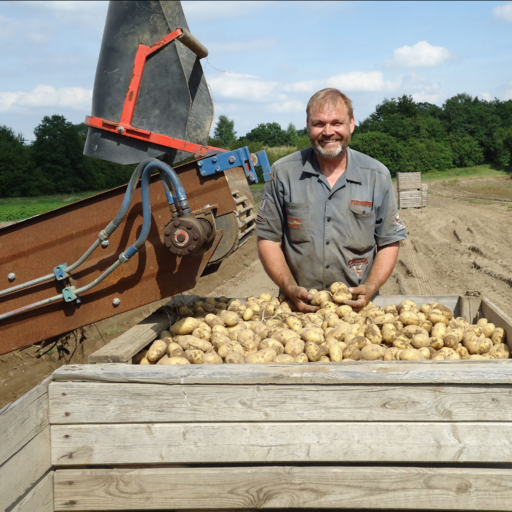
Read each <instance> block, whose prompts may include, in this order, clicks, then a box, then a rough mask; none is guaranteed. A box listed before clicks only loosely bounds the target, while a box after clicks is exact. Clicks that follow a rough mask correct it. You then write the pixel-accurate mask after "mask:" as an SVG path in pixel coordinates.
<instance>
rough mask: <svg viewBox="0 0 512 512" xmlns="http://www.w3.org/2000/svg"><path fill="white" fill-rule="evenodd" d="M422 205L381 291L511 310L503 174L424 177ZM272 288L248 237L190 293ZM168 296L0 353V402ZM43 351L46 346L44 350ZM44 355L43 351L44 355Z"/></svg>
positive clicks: (508, 190) (511, 210) (81, 356)
mask: <svg viewBox="0 0 512 512" xmlns="http://www.w3.org/2000/svg"><path fill="white" fill-rule="evenodd" d="M428 185H429V197H428V206H427V207H426V208H421V209H416V208H410V209H405V210H400V217H401V218H402V219H403V221H404V222H405V225H406V227H407V232H408V235H409V239H408V240H407V241H405V242H402V245H401V249H400V254H399V258H398V262H397V265H396V267H395V269H394V271H393V273H392V275H391V277H390V278H389V280H388V281H387V283H386V284H385V285H384V286H383V287H382V288H381V294H382V295H464V294H465V293H466V292H468V291H471V292H473V291H477V292H480V294H482V295H485V296H486V297H488V298H489V299H490V300H491V301H492V302H493V303H494V304H496V305H497V306H498V307H500V308H501V309H502V310H503V311H504V312H505V313H506V314H508V315H511V316H512V293H511V292H512V257H511V254H512V222H511V221H512V180H511V179H509V178H508V177H497V178H468V179H461V178H459V179H456V180H446V181H435V182H428ZM263 291H269V292H270V293H272V295H275V294H276V293H277V287H276V286H275V285H274V284H273V283H272V282H271V281H270V279H269V278H268V277H267V275H266V274H265V272H264V270H263V268H262V266H261V264H260V262H259V261H258V258H257V250H256V239H255V237H252V239H251V240H249V242H247V243H246V244H245V245H244V246H243V247H242V248H241V249H240V250H239V251H237V253H235V254H234V255H233V256H232V257H230V258H229V259H228V260H227V261H226V262H224V263H223V265H222V266H221V268H220V269H219V271H217V272H216V273H215V274H212V275H210V276H206V277H203V278H202V279H201V280H200V282H199V284H198V285H197V286H196V287H195V288H194V289H193V290H190V292H188V293H194V294H198V295H201V296H220V295H226V296H228V297H229V296H231V297H246V296H248V295H256V296H257V295H259V294H260V293H262V292H263ZM169 299H170V298H167V299H163V300H161V301H158V302H155V303H153V304H151V305H148V306H144V307H142V308H139V309H136V310H134V311H130V312H128V313H124V314H121V315H118V316H116V317H112V318H110V319H107V320H103V321H101V322H97V323H96V324H93V325H90V326H88V327H86V328H84V329H83V330H80V331H75V332H73V333H70V334H68V335H67V336H66V337H63V338H62V339H61V340H60V341H59V343H57V344H54V343H50V344H46V345H45V344H42V345H36V346H33V347H28V348H26V349H22V350H18V351H15V352H11V353H10V354H5V355H3V356H0V408H1V407H3V406H4V405H6V404H7V403H9V402H12V401H14V400H16V399H17V398H19V397H20V396H22V395H23V394H24V393H26V392H27V391H29V390H30V389H31V388H33V387H34V386H35V385H36V384H38V383H39V382H41V380H43V379H44V378H45V377H46V376H48V375H50V374H51V373H52V372H53V371H54V370H55V369H56V368H58V367H59V366H61V365H63V364H70V363H87V357H88V356H89V354H91V353H92V352H95V351H96V350H98V349H99V348H100V347H102V346H103V345H104V344H106V343H108V342H110V341H111V340H113V339H114V338H116V337H117V336H119V335H120V334H121V333H122V332H125V331H126V330H128V329H129V328H130V327H132V326H133V325H135V324H137V323H139V322H140V321H141V320H142V319H144V318H146V317H147V316H148V315H150V314H151V313H152V312H153V311H154V310H156V309H157V308H158V307H159V306H160V305H162V304H164V303H165V302H167V301H168V300H169ZM45 352H46V353H45ZM41 354H42V355H41Z"/></svg>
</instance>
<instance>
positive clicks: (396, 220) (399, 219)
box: [393, 212, 405, 231]
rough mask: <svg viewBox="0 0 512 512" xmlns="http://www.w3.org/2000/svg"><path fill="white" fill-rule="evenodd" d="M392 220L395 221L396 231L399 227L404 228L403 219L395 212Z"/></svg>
mask: <svg viewBox="0 0 512 512" xmlns="http://www.w3.org/2000/svg"><path fill="white" fill-rule="evenodd" d="M393 220H394V221H395V223H396V225H397V226H396V231H400V230H401V229H403V228H405V224H404V221H403V220H402V219H401V218H400V216H399V215H398V212H397V214H396V215H395V216H394V217H393Z"/></svg>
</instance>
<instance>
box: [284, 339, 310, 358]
mask: <svg viewBox="0 0 512 512" xmlns="http://www.w3.org/2000/svg"><path fill="white" fill-rule="evenodd" d="M305 346H306V344H305V343H304V341H302V340H301V339H300V338H294V339H292V340H290V341H288V343H287V344H286V345H285V347H284V352H285V354H288V355H289V356H292V357H297V356H298V355H299V354H301V353H302V352H304V347H305Z"/></svg>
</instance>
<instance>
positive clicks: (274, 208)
mask: <svg viewBox="0 0 512 512" xmlns="http://www.w3.org/2000/svg"><path fill="white" fill-rule="evenodd" d="M272 172H273V173H274V169H272ZM273 177H274V179H272V180H271V181H267V183H265V188H264V189H263V196H262V198H261V203H260V206H259V208H258V212H257V215H256V234H257V235H258V236H259V237H261V238H264V239H265V240H270V241H272V242H281V241H282V239H283V232H284V224H283V218H284V215H283V204H284V203H283V192H282V188H283V187H282V184H281V183H280V182H279V180H278V179H277V177H276V176H275V174H273Z"/></svg>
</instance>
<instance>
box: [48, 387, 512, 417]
mask: <svg viewBox="0 0 512 512" xmlns="http://www.w3.org/2000/svg"><path fill="white" fill-rule="evenodd" d="M162 404H165V407H162ZM50 411H51V414H50V421H51V424H52V425H58V424H61V425H65V424H73V425H76V424H99V423H145V422H148V423H167V422H217V421H220V422H233V421H235V422H236V421H247V422H249V421H251V422H253V421H269V422H270V421H427V422H429V421H446V420H450V421H452V422H455V421H490V422H500V421H512V387H511V386H482V385H480V386H479V385H466V386H400V385H397V386H382V385H381V386H373V385H366V386H365V385H341V386H314V385H308V384H305V385H303V386H300V388H299V387H297V386H286V385H283V386H276V385H272V384H271V385H267V386H259V385H252V386H226V385H218V386H214V385H206V386H201V385H195V386H194V385H193V386H182V385H175V386H165V385H162V384H109V383H95V382H56V383H53V384H51V385H50Z"/></svg>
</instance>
